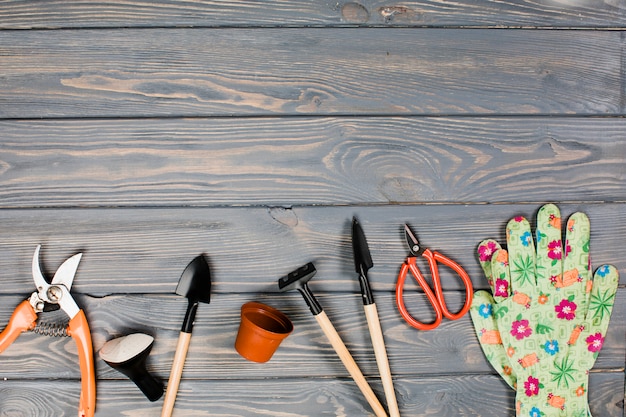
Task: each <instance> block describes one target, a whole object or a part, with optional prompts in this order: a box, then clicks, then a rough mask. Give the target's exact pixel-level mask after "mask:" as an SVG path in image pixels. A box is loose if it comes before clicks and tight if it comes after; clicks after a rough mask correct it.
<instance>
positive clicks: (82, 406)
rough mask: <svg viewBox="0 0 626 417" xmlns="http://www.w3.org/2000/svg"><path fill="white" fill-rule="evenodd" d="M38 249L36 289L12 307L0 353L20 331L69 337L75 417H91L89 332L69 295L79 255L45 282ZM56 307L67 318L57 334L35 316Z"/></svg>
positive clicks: (93, 398)
mask: <svg viewBox="0 0 626 417" xmlns="http://www.w3.org/2000/svg"><path fill="white" fill-rule="evenodd" d="M40 249H41V245H38V246H37V249H35V254H34V255H33V262H32V274H33V280H34V282H35V288H36V289H37V290H36V291H35V292H33V293H32V294H31V296H30V297H29V298H27V299H26V300H24V301H22V302H21V303H20V304H19V305H18V306H17V307H16V308H15V311H14V312H13V314H12V315H11V318H10V319H9V323H8V324H7V326H6V327H5V328H4V330H3V331H2V333H0V353H2V352H4V350H5V349H6V348H8V347H9V346H10V345H11V344H12V343H13V342H14V341H15V340H16V339H17V337H18V336H19V335H20V334H21V333H22V332H25V331H29V330H32V331H34V332H37V333H41V334H52V335H55V336H56V335H67V336H71V337H72V339H74V341H75V342H76V345H77V347H78V358H79V363H80V372H81V394H80V402H79V407H78V416H79V417H93V415H94V412H95V405H96V380H95V368H94V360H93V346H92V342H91V332H90V330H89V324H88V323H87V318H86V317H85V313H84V311H83V310H82V309H80V308H79V307H78V305H77V304H76V301H74V298H73V297H72V296H71V294H70V288H71V287H72V283H73V282H74V275H75V274H76V270H77V269H78V264H79V263H80V259H81V257H82V253H78V254H76V255H74V256H72V257H70V258H68V259H67V260H65V262H63V263H62V264H61V266H60V267H59V269H57V271H56V273H55V274H54V277H53V278H52V281H51V282H50V283H48V281H47V280H46V279H45V278H44V276H43V274H42V272H41V268H40V266H39V251H40ZM59 308H60V309H61V310H63V311H64V312H65V313H66V314H67V316H68V317H69V324H68V326H67V328H64V329H63V328H61V329H60V331H59V329H58V328H56V327H50V326H49V325H46V324H39V325H38V323H37V319H38V315H39V313H42V312H49V311H54V310H58V309H59ZM51 329H53V331H51Z"/></svg>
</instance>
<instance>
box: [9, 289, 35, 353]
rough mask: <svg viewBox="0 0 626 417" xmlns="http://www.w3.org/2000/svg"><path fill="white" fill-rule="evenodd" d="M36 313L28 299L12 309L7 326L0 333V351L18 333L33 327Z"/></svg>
mask: <svg viewBox="0 0 626 417" xmlns="http://www.w3.org/2000/svg"><path fill="white" fill-rule="evenodd" d="M36 322H37V313H35V310H34V309H33V306H31V305H30V302H29V301H28V300H25V301H22V302H21V303H20V304H19V305H18V306H17V307H16V308H15V311H13V314H12V315H11V318H10V319H9V323H8V324H7V327H5V328H4V330H3V331H2V333H0V353H2V352H4V350H5V349H6V348H8V347H9V346H10V345H11V343H13V342H15V339H17V337H18V336H19V335H20V333H22V332H25V331H26V330H32V329H33V328H35V324H36Z"/></svg>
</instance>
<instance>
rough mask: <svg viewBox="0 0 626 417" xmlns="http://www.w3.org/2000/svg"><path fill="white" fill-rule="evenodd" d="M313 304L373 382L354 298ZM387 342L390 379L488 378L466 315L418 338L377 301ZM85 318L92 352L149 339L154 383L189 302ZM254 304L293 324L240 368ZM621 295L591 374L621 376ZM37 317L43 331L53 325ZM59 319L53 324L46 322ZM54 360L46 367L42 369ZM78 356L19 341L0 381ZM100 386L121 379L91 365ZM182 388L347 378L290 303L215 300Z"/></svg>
mask: <svg viewBox="0 0 626 417" xmlns="http://www.w3.org/2000/svg"><path fill="white" fill-rule="evenodd" d="M314 292H315V295H316V297H317V299H318V301H319V302H320V304H321V305H322V306H323V308H324V310H325V311H326V314H327V315H328V317H329V318H330V320H331V322H332V323H333V325H334V326H335V328H336V329H337V331H338V332H339V334H340V336H341V338H342V339H343V340H344V342H345V344H346V346H347V347H348V349H349V351H350V352H351V354H352V356H353V357H354V359H355V361H356V362H357V364H358V365H359V367H360V368H361V370H362V372H363V373H364V375H365V376H366V377H368V378H371V379H376V380H379V372H378V368H377V366H376V361H375V358H374V351H373V347H372V343H371V339H370V337H369V332H368V329H367V322H366V320H365V316H364V313H363V307H362V303H361V300H360V297H359V295H358V294H344V293H340V294H337V293H325V292H318V291H315V290H314ZM374 295H375V297H376V301H377V306H378V309H379V312H380V317H381V326H382V328H383V332H384V335H385V343H386V346H387V354H388V356H389V363H390V366H391V370H392V374H393V375H394V377H395V378H397V379H399V380H409V379H413V378H416V377H425V376H427V375H431V376H437V375H453V374H454V375H467V374H472V375H478V374H485V375H487V374H494V375H495V371H494V370H493V369H492V367H491V365H490V364H489V363H488V362H487V360H486V359H485V356H484V354H483V353H482V350H481V349H480V346H479V344H478V340H477V337H476V334H475V331H474V328H473V325H472V321H471V319H470V317H469V315H466V316H464V317H463V318H462V319H460V320H457V321H448V320H445V321H444V323H442V325H441V326H439V327H438V328H437V329H435V330H433V331H428V332H423V331H422V332H420V331H418V330H415V329H414V328H412V327H410V326H408V325H407V324H406V323H405V322H404V321H403V320H402V318H401V317H400V315H399V313H398V312H397V309H396V305H395V300H394V295H393V294H390V293H379V292H377V293H375V294H374ZM0 300H1V301H2V304H1V305H0V323H1V324H0V328H3V326H4V325H5V323H6V322H7V321H8V318H9V317H10V315H11V313H12V310H13V308H14V307H15V306H17V304H18V303H19V302H20V301H21V300H22V298H20V297H17V296H2V297H1V298H0ZM77 300H78V302H79V303H80V305H81V306H82V307H83V308H84V310H85V312H86V315H87V318H88V321H89V325H90V328H91V332H92V339H93V346H94V350H95V351H96V352H97V351H99V350H100V348H101V347H102V346H103V345H104V343H105V342H106V341H108V340H110V339H113V338H114V337H118V336H121V335H126V334H131V333H136V332H141V333H146V334H150V335H152V336H153V337H154V338H155V345H154V348H153V350H152V352H151V354H150V359H149V365H148V366H149V367H150V370H151V372H152V373H153V374H154V375H155V377H158V378H159V379H163V380H166V379H167V377H168V376H169V370H170V367H171V364H172V360H173V358H174V351H175V349H176V343H177V339H178V335H179V331H180V326H181V324H182V322H183V317H184V315H185V309H186V306H187V303H186V300H184V299H182V298H181V297H178V296H174V295H171V296H165V295H163V296H157V295H150V296H149V295H146V296H141V295H117V296H107V297H103V298H91V297H82V296H78V297H77ZM253 300H254V301H258V302H262V303H265V304H268V305H270V306H272V307H275V308H278V309H280V310H281V311H283V312H284V313H285V314H286V315H287V316H288V317H289V318H290V319H291V321H292V322H293V324H294V331H293V333H292V334H291V335H290V336H289V337H287V339H285V340H284V341H283V343H282V344H281V345H280V347H279V348H278V350H277V352H276V353H275V354H274V356H273V357H272V359H271V360H270V361H269V362H267V363H265V364H264V365H262V366H260V365H258V364H256V363H252V362H249V361H246V360H244V359H243V358H242V357H240V356H239V355H238V353H237V352H236V350H235V349H234V343H235V339H236V335H237V330H238V327H239V321H240V318H239V317H240V309H241V306H242V305H243V304H244V303H246V302H248V301H253ZM446 300H449V303H450V306H451V308H452V307H453V306H460V305H461V304H462V303H461V297H460V296H459V294H458V293H453V292H448V293H446ZM406 302H407V306H408V308H409V309H410V311H411V313H412V314H413V315H414V316H415V317H418V318H420V319H422V320H424V321H428V320H429V319H430V317H431V316H432V313H431V309H430V308H429V306H428V304H427V303H426V300H425V299H424V298H423V297H417V296H414V295H413V294H411V295H410V296H408V297H406ZM625 303H626V289H625V288H623V287H622V288H620V290H619V292H618V295H617V297H616V302H615V307H614V310H613V314H612V316H611V323H610V327H609V331H608V332H607V334H606V338H605V342H604V345H603V348H602V351H601V354H600V356H599V357H598V360H597V362H596V363H595V365H594V367H593V372H614V371H623V370H624V356H625V355H626V346H625V345H624V334H626V307H625V305H626V304H625ZM49 315H50V314H48V315H42V316H41V319H42V320H43V321H44V322H54V320H53V319H50V318H49ZM55 316H60V313H58V315H55V314H53V318H58V317H55ZM51 357H54V360H52V359H46V358H51ZM76 364H77V355H76V347H75V345H74V341H73V340H72V339H70V338H51V337H44V336H41V335H37V334H34V333H25V334H23V335H22V336H21V337H20V338H18V339H17V341H16V342H15V343H14V344H13V345H12V346H10V347H9V348H8V349H7V350H5V351H4V352H3V353H2V355H0V367H1V369H2V374H1V375H2V377H6V378H8V379H10V380H16V379H18V380H19V379H33V380H39V379H46V378H62V379H77V378H80V371H79V369H78V367H77V366H76ZM96 365H97V375H98V379H100V380H108V379H120V378H123V377H122V376H121V375H120V374H119V373H118V372H117V371H114V370H113V369H112V368H110V367H109V366H107V365H106V364H105V363H104V362H102V360H100V359H99V358H98V359H97V363H96ZM184 377H185V378H188V379H207V378H209V379H217V380H229V379H245V378H292V379H297V378H301V379H306V378H313V377H316V378H324V377H337V378H349V377H350V376H349V374H348V372H347V371H346V370H345V368H344V367H343V365H342V363H341V361H340V360H339V358H338V356H337V354H336V353H335V352H334V350H333V349H332V347H331V346H330V344H329V342H328V341H327V339H326V338H325V337H324V334H323V333H322V330H321V329H320V328H319V326H318V324H317V322H316V321H315V319H314V318H313V316H312V315H311V313H310V311H309V310H308V308H307V307H306V304H305V303H304V300H303V299H302V297H301V296H300V295H299V294H297V292H295V293H293V294H279V293H276V292H271V291H270V290H268V291H267V292H266V293H258V294H215V295H213V297H212V301H211V303H210V304H208V305H202V306H201V307H200V308H199V311H198V316H197V319H196V323H195V326H194V332H193V337H192V340H191V346H190V349H189V353H188V357H187V361H186V363H185V374H184Z"/></svg>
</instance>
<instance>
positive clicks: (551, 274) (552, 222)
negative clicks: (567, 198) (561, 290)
mask: <svg viewBox="0 0 626 417" xmlns="http://www.w3.org/2000/svg"><path fill="white" fill-rule="evenodd" d="M535 235H536V239H537V258H536V274H537V287H538V289H539V291H540V292H541V293H544V294H547V293H548V292H549V291H551V290H553V289H554V285H555V282H556V280H557V277H560V276H561V271H562V262H563V258H564V251H563V244H562V239H561V212H560V210H559V208H558V207H557V206H555V205H554V204H546V205H544V206H543V207H541V208H540V209H539V212H538V213H537V229H536V231H535Z"/></svg>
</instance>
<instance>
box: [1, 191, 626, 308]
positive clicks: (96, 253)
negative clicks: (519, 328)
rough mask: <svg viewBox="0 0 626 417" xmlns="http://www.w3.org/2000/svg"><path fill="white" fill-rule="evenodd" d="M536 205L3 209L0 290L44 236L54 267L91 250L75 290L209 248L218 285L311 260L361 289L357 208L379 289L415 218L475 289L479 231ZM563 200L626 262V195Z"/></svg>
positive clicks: (176, 270) (176, 267)
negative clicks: (353, 230) (354, 230)
mask: <svg viewBox="0 0 626 417" xmlns="http://www.w3.org/2000/svg"><path fill="white" fill-rule="evenodd" d="M540 206H541V204H530V205H466V206H464V205H454V204H452V205H415V206H413V205H398V206H370V207H350V206H345V207H317V206H314V207H293V208H291V209H278V210H276V209H268V208H263V207H259V208H243V207H242V208H212V209H183V208H171V209H138V208H135V209H133V208H129V209H85V210H82V209H62V210H61V209H59V210H39V209H32V210H0V224H2V225H3V227H2V228H0V241H1V242H2V245H1V246H0V271H2V273H1V276H2V282H3V285H2V286H1V287H0V293H3V294H20V293H22V294H23V293H29V292H30V291H32V288H33V283H32V277H31V271H30V263H31V260H32V256H33V253H34V250H35V247H36V245H37V244H42V245H43V250H42V260H43V261H42V265H43V268H47V269H46V270H47V271H49V272H48V274H53V273H54V271H55V270H56V268H57V267H58V266H59V265H60V264H61V263H62V262H63V261H64V260H65V259H66V258H67V257H69V256H71V255H73V254H75V253H78V252H81V251H82V252H83V253H84V255H83V258H82V260H81V264H80V265H79V270H78V273H77V276H76V279H75V281H74V285H73V287H72V288H73V291H74V292H75V293H85V294H91V295H96V296H100V295H106V294H111V293H142V294H147V293H151V294H155V293H156V294H173V293H174V291H175V289H176V284H177V282H178V279H179V278H180V275H181V273H182V271H183V269H184V268H185V266H186V265H187V264H188V263H189V262H190V261H191V259H192V258H193V257H195V256H196V255H198V254H200V253H205V254H206V256H207V259H208V261H209V264H210V266H211V273H212V292H214V293H231V292H245V293H260V292H264V291H268V290H270V291H274V290H275V289H276V287H277V281H278V279H279V278H280V277H281V276H283V275H285V274H287V273H289V272H290V271H292V270H294V269H296V268H298V267H300V266H301V265H304V264H306V263H307V262H314V263H315V265H316V268H317V271H318V272H317V275H316V276H315V278H314V279H313V281H312V284H311V285H313V286H314V288H317V289H318V290H319V291H330V292H333V291H337V292H339V291H349V292H351V293H354V294H358V293H359V284H358V279H357V276H356V274H355V272H354V261H353V254H352V247H351V243H350V242H351V240H350V225H351V220H352V217H353V216H355V215H356V216H358V218H359V221H360V222H361V224H362V225H363V229H364V231H365V234H366V236H367V240H368V243H369V245H370V249H371V253H372V258H373V261H374V267H373V268H372V269H371V270H370V271H369V276H370V281H371V285H372V287H373V288H374V289H375V290H378V291H386V292H392V291H394V290H395V283H396V278H397V275H398V272H399V270H400V267H401V265H402V262H404V259H405V258H406V256H407V254H408V253H407V248H406V244H405V242H404V237H403V236H404V235H403V234H402V233H403V232H402V227H403V225H404V223H407V222H408V223H409V224H410V225H411V227H412V228H413V231H414V232H415V233H416V234H417V236H418V238H419V239H420V240H421V242H422V243H423V244H424V245H426V246H427V247H430V248H431V249H432V250H438V251H440V252H441V253H443V254H446V255H448V256H450V257H451V258H453V259H455V260H456V261H457V262H458V263H459V264H461V265H462V266H463V267H464V268H465V270H466V271H467V272H468V274H469V275H470V277H471V278H472V282H473V285H474V287H475V288H476V289H478V288H485V287H486V286H487V283H486V281H485V279H484V275H483V272H482V270H481V269H480V266H479V264H478V259H477V255H476V248H477V246H478V243H479V242H481V241H482V240H484V239H487V238H493V239H497V240H498V241H500V242H504V240H505V225H506V223H507V221H508V220H510V219H511V218H513V217H515V216H517V215H524V216H526V217H527V218H528V219H529V220H531V221H534V217H535V213H536V211H537V210H538V209H539V207H540ZM559 206H560V208H561V212H562V216H563V217H564V218H566V217H568V216H569V215H571V214H572V213H573V212H575V211H583V212H585V213H587V215H588V216H589V218H590V221H591V225H592V226H591V227H592V229H591V230H592V241H591V254H592V258H593V266H594V268H597V267H599V266H600V265H603V264H613V265H615V266H616V267H617V268H618V269H619V270H620V271H623V270H624V268H625V266H626V265H625V264H624V262H625V260H624V257H623V253H622V246H623V236H625V235H626V230H624V228H625V227H626V226H625V225H624V223H623V222H621V221H620V220H619V219H623V218H624V211H625V207H624V204H604V203H600V204H569V205H568V204H560V205H559ZM419 266H420V267H425V264H422V263H421V262H420V263H419ZM441 274H442V285H443V286H444V289H448V290H461V283H460V280H459V279H458V278H456V277H455V276H454V275H453V274H452V272H451V271H448V269H447V268H442V269H441ZM624 275H625V274H622V277H621V283H622V284H624V283H626V277H624ZM407 288H410V287H409V284H408V283H407ZM407 291H408V290H407Z"/></svg>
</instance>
